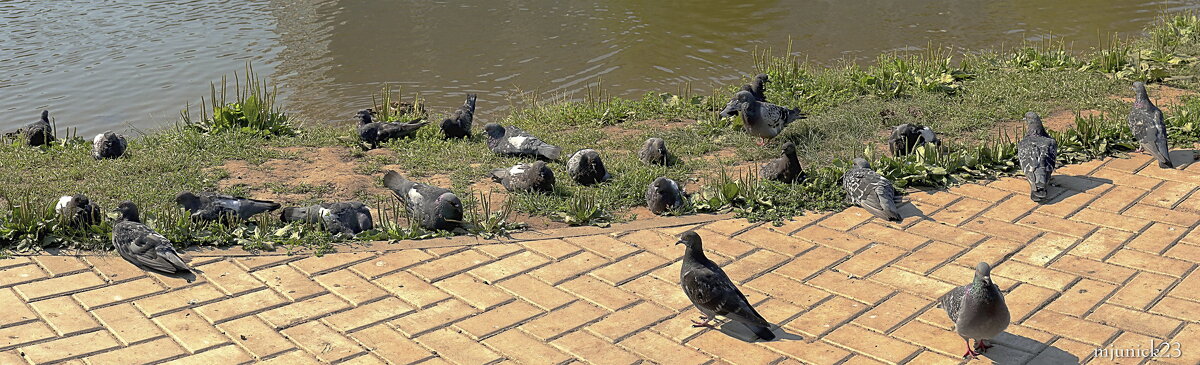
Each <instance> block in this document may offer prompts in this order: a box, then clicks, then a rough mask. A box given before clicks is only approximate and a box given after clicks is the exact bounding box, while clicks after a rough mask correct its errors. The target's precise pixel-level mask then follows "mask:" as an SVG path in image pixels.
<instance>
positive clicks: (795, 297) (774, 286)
mask: <svg viewBox="0 0 1200 365" xmlns="http://www.w3.org/2000/svg"><path fill="white" fill-rule="evenodd" d="M746 287H747V288H751V289H754V290H758V291H761V292H764V293H767V294H768V295H771V296H773V297H776V298H780V299H783V300H787V301H789V302H791V303H793V304H796V305H799V306H801V307H804V308H811V307H812V306H813V305H814V304H816V303H817V302H820V301H821V300H822V299H825V297H828V296H829V293H827V292H825V291H823V290H821V289H817V288H814V287H811V286H808V285H805V284H804V283H801V282H799V281H796V280H792V279H788V278H787V277H784V276H782V275H777V274H774V273H771V274H766V275H763V276H760V277H758V278H757V279H754V280H752V281H750V282H749V283H746ZM750 301H751V302H753V301H754V299H750Z"/></svg>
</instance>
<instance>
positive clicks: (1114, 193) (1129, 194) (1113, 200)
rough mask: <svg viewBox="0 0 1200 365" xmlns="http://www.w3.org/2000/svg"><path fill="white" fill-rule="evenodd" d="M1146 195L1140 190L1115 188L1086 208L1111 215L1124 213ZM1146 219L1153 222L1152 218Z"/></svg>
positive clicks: (1122, 187)
mask: <svg viewBox="0 0 1200 365" xmlns="http://www.w3.org/2000/svg"><path fill="white" fill-rule="evenodd" d="M1146 193H1147V192H1146V190H1142V189H1137V188H1132V187H1127V186H1117V187H1115V188H1112V189H1111V190H1109V191H1108V192H1106V193H1104V194H1103V195H1101V196H1100V198H1098V199H1096V200H1094V201H1092V203H1091V204H1089V205H1088V208H1090V209H1097V210H1101V211H1108V212H1113V213H1120V212H1124V211H1125V210H1126V209H1129V207H1131V206H1133V204H1134V202H1137V201H1138V200H1139V199H1141V197H1142V196H1144V195H1146ZM1147 219H1149V220H1154V219H1152V218H1147Z"/></svg>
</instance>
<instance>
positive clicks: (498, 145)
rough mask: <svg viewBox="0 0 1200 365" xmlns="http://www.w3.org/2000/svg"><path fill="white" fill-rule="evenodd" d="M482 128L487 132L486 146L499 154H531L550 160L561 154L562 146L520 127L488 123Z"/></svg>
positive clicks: (556, 158)
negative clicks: (546, 140) (547, 141)
mask: <svg viewBox="0 0 1200 365" xmlns="http://www.w3.org/2000/svg"><path fill="white" fill-rule="evenodd" d="M483 130H484V133H487V139H488V140H487V145H488V148H490V149H491V150H492V152H495V153H498V154H501V155H511V156H533V157H537V158H541V159H544V160H550V161H554V160H558V158H559V157H560V156H562V147H558V146H555V145H552V144H549V143H546V142H543V141H542V140H541V139H539V138H537V137H535V136H534V135H532V134H529V133H528V132H525V131H523V130H521V128H517V127H514V126H508V127H504V126H501V125H499V124H496V123H488V124H487V125H485V126H483Z"/></svg>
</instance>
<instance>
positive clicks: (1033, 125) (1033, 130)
mask: <svg viewBox="0 0 1200 365" xmlns="http://www.w3.org/2000/svg"><path fill="white" fill-rule="evenodd" d="M1025 125H1026V127H1027V128H1026V129H1027V130H1028V132H1027V134H1029V135H1034V134H1036V135H1040V136H1045V135H1048V134H1046V128H1045V127H1043V126H1042V117H1041V116H1039V115H1038V113H1035V112H1027V113H1025Z"/></svg>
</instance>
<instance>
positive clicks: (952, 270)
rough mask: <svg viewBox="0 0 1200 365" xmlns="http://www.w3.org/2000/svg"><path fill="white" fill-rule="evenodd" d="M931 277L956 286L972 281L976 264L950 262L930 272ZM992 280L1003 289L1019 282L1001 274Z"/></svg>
mask: <svg viewBox="0 0 1200 365" xmlns="http://www.w3.org/2000/svg"><path fill="white" fill-rule="evenodd" d="M929 277H930V278H933V279H937V280H941V281H944V282H947V283H951V284H955V285H956V286H957V285H965V284H967V283H970V282H971V278H973V277H975V265H971V266H967V264H964V263H952V264H948V265H945V266H942V267H941V268H939V269H937V270H935V271H934V272H933V273H931V274H929ZM992 282H993V283H994V284H996V286H999V287H1000V289H1001V290H1004V289H1005V288H1011V287H1013V286H1016V285H1017V284H1018V282H1017V281H1014V280H1012V279H1008V278H1004V277H999V276H992Z"/></svg>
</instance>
